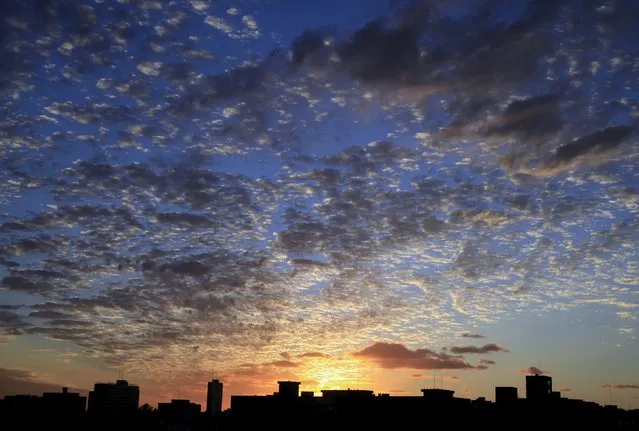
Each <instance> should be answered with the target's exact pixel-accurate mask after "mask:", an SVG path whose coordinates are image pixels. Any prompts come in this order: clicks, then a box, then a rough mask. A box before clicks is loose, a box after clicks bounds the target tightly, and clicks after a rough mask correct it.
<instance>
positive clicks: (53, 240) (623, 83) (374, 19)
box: [0, 0, 639, 380]
mask: <svg viewBox="0 0 639 431" xmlns="http://www.w3.org/2000/svg"><path fill="white" fill-rule="evenodd" d="M40 3H41V2H30V1H18V0H12V1H9V2H3V3H2V6H0V12H1V13H0V17H1V18H0V19H1V20H2V26H1V27H0V28H1V31H0V58H2V59H3V60H4V61H3V65H5V66H6V67H5V69H4V70H3V73H2V76H0V98H1V101H2V103H1V104H0V112H1V113H2V115H1V116H0V118H2V120H1V121H0V204H1V205H2V207H1V209H0V289H1V291H0V294H2V295H3V297H2V298H3V300H2V301H0V302H2V303H6V304H11V305H10V306H8V307H3V308H0V342H2V341H10V340H11V339H14V338H15V337H20V336H24V335H33V336H40V337H46V338H50V339H54V340H62V341H68V342H72V343H75V344H77V345H78V346H80V347H81V348H82V349H83V351H84V352H85V354H86V355H88V356H90V357H100V358H102V359H103V360H104V361H106V363H107V364H108V365H109V366H113V367H118V368H125V369H127V371H128V372H129V373H131V374H137V375H143V376H146V377H149V378H157V379H160V380H162V379H166V378H169V377H167V376H171V375H173V374H174V371H175V370H183V371H184V372H185V375H187V374H188V373H192V375H191V374H189V375H190V376H191V377H192V379H193V380H197V379H198V378H201V377H202V376H204V375H206V373H208V372H209V371H210V370H211V369H218V370H222V371H225V372H226V371H228V372H232V371H233V370H244V369H245V368H244V367H242V366H243V365H244V364H245V363H246V358H247V357H250V358H252V359H251V362H254V363H256V364H271V365H270V367H276V368H290V367H294V365H293V364H296V363H297V362H298V359H300V360H301V359H302V358H304V359H307V358H311V357H313V356H315V354H316V353H317V350H318V349H319V350H321V352H322V354H325V355H327V356H330V357H331V358H333V357H339V356H340V355H345V354H347V353H348V352H352V351H354V350H356V349H359V348H361V346H363V345H367V343H371V342H372V341H371V340H375V339H380V336H379V334H392V339H393V341H394V342H392V343H390V342H389V343H376V344H373V345H370V346H369V347H367V348H365V349H363V350H359V351H358V352H357V353H356V356H357V357H360V358H364V359H368V360H370V361H373V362H375V363H376V364H378V365H380V366H382V367H384V368H411V369H433V368H452V369H463V368H472V367H473V365H471V364H470V363H468V362H466V360H465V359H463V358H461V357H459V356H456V355H459V354H485V353H490V352H498V351H504V350H503V348H502V347H500V346H498V345H496V344H486V345H484V346H457V347H452V348H451V349H450V351H449V352H450V353H452V354H446V353H438V352H434V351H431V350H427V349H416V350H411V349H409V348H407V347H405V346H407V345H410V346H423V345H425V344H426V342H428V343H431V342H432V343H438V342H439V341H442V344H443V340H450V339H451V338H452V337H457V336H459V334H463V331H465V330H468V329H469V328H479V327H482V326H479V324H490V323H494V322H496V321H499V319H501V318H502V317H507V316H511V315H513V314H514V313H519V312H521V310H525V311H530V312H535V313H538V312H544V311H549V310H565V309H579V308H580V307H600V308H601V309H605V310H611V312H613V313H614V312H618V314H617V315H616V316H618V317H616V319H617V320H616V322H618V327H617V328H615V330H616V331H617V330H618V331H619V335H621V336H623V337H625V338H624V339H625V340H627V341H629V342H632V340H633V339H632V337H634V336H635V334H634V331H635V328H636V325H635V326H633V325H632V324H631V323H632V322H633V321H634V320H633V319H635V318H636V311H637V308H638V307H639V303H638V302H637V297H636V286H637V285H638V283H639V267H638V266H637V264H636V262H637V261H639V256H638V251H637V247H636V244H637V241H639V229H638V227H639V223H638V222H637V213H638V211H639V184H637V182H636V177H637V176H636V173H637V161H638V158H637V155H638V154H639V152H638V151H637V145H636V143H637V141H636V118H637V116H638V113H639V111H638V106H639V105H638V104H639V101H638V100H637V98H636V95H635V94H634V83H635V82H636V80H637V78H638V74H639V72H637V67H636V64H635V63H636V61H635V59H636V58H637V57H638V54H639V53H638V52H637V49H638V48H637V46H636V44H635V43H633V42H632V41H634V40H636V38H637V36H638V35H637V31H638V29H637V27H636V25H635V23H636V22H637V18H638V17H639V8H638V7H637V5H636V4H635V3H634V2H632V1H629V0H628V1H623V0H619V1H617V2H603V3H602V2H601V1H596V2H595V1H589V0H588V1H576V0H575V1H572V0H560V1H553V2H548V1H538V0H528V1H524V0H517V1H516V4H517V5H518V6H519V7H511V6H510V5H511V4H513V2H509V1H505V0H504V1H494V0H478V1H475V2H469V3H468V4H467V5H465V6H464V7H463V9H459V10H451V7H450V6H447V4H448V2H441V1H425V0H423V1H422V0H415V1H409V2H398V3H401V5H400V6H401V7H400V6H397V7H392V8H390V9H383V10H379V11H375V14H374V15H375V16H371V17H365V18H366V19H364V18H362V17H359V15H358V17H359V18H358V19H359V21H355V20H353V24H352V25H351V26H350V27H349V25H350V24H349V23H350V21H349V22H347V23H339V25H337V23H336V25H335V26H327V27H321V28H306V23H304V22H299V28H297V29H296V31H295V34H294V35H293V36H287V37H283V36H282V37H274V38H271V35H275V34H277V33H279V30H280V29H279V28H277V27H273V28H270V27H269V24H268V22H265V23H262V22H260V16H259V14H255V13H252V12H251V7H254V5H253V3H252V2H248V3H245V2H241V1H240V2H237V6H236V7H234V8H231V9H228V10H226V9H222V8H219V7H214V6H213V5H211V4H209V3H208V2H195V1H176V2H151V1H139V2H128V3H127V4H120V3H118V4H112V2H103V3H96V2H88V1H85V2H72V3H73V4H68V3H69V2H60V1H55V0H52V1H48V2H46V5H45V4H44V3H43V4H40ZM252 5H253V6H252ZM281 13H282V14H283V15H285V14H286V13H291V14H292V13H293V12H291V11H285V10H283V11H282V12H281ZM285 16H286V15H285ZM362 20H363V21H365V22H361V21H362ZM287 22H292V23H295V25H298V20H296V19H294V17H293V18H291V19H287ZM355 23H356V24H355ZM187 30H188V31H187ZM264 46H266V47H267V48H264ZM398 47H401V49H399V48H398ZM4 298H6V299H4ZM629 322H630V323H629ZM424 334H428V336H426V335H424ZM462 337H465V338H469V339H470V338H473V339H474V338H476V339H480V338H481V335H479V334H470V333H466V334H464V335H462ZM427 338H428V340H427ZM383 339H387V338H383ZM447 342H448V341H447ZM428 345H430V344H428ZM509 347H510V346H509ZM282 351H287V352H289V353H290V357H289V358H288V359H286V358H282V357H280V356H279V354H280V352H282ZM314 352H315V353H314ZM317 357H319V355H317ZM278 364H279V365H278ZM480 365H485V364H480ZM185 378H186V377H185Z"/></svg>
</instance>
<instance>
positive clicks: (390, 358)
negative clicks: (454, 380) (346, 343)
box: [353, 342, 473, 370]
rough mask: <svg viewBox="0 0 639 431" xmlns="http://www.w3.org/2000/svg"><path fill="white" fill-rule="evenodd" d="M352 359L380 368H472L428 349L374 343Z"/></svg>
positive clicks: (455, 358)
mask: <svg viewBox="0 0 639 431" xmlns="http://www.w3.org/2000/svg"><path fill="white" fill-rule="evenodd" d="M353 356H354V357H359V358H365V359H370V360H371V361H373V362H374V363H375V364H377V365H378V366H379V367H381V368H390V369H393V368H408V369H415V370H443V369H461V368H473V366H472V365H471V364H469V363H468V362H466V361H465V360H464V359H463V358H461V357H457V356H452V355H448V354H446V353H437V352H434V351H432V350H428V349H416V350H410V349H408V348H407V347H406V346H404V345H403V344H398V343H385V342H376V343H374V344H372V345H371V346H368V347H366V348H364V349H363V350H360V351H359V352H355V353H353Z"/></svg>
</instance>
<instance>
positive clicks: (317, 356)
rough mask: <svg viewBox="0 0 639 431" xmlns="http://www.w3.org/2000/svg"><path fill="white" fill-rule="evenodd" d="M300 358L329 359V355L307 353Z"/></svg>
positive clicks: (299, 356)
mask: <svg viewBox="0 0 639 431" xmlns="http://www.w3.org/2000/svg"><path fill="white" fill-rule="evenodd" d="M298 358H328V355H326V354H324V353H322V352H306V353H302V354H300V355H298Z"/></svg>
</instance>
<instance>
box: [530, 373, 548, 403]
mask: <svg viewBox="0 0 639 431" xmlns="http://www.w3.org/2000/svg"><path fill="white" fill-rule="evenodd" d="M551 394H552V378H551V377H550V376H543V375H541V374H535V375H534V376H526V399H527V400H531V401H544V400H548V399H550V396H551Z"/></svg>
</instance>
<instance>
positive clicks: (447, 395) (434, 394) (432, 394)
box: [422, 389, 455, 401]
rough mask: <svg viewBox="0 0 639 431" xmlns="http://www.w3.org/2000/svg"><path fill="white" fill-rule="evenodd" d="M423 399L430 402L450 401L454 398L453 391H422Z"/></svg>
mask: <svg viewBox="0 0 639 431" xmlns="http://www.w3.org/2000/svg"><path fill="white" fill-rule="evenodd" d="M422 394H424V398H426V399H427V400H432V401H450V400H452V399H453V398H454V395H455V391H451V390H448V389H422Z"/></svg>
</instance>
